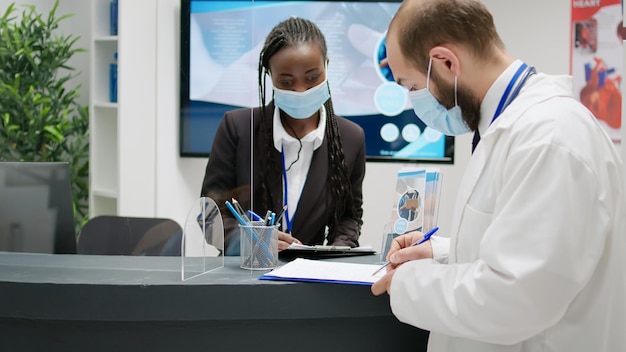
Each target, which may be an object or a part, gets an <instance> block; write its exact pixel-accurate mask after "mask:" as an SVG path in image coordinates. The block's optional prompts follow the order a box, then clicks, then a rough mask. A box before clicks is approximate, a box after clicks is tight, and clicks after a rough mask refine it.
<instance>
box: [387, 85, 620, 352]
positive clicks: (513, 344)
mask: <svg viewBox="0 0 626 352" xmlns="http://www.w3.org/2000/svg"><path fill="white" fill-rule="evenodd" d="M625 197H626V196H625V193H624V174H623V167H622V164H621V161H620V157H619V155H618V153H617V151H616V148H615V147H614V146H613V144H612V142H611V141H610V140H609V139H608V137H607V136H606V134H605V133H604V131H603V130H602V128H601V127H600V125H599V124H598V123H597V121H596V120H595V118H594V117H593V116H592V115H591V114H590V113H589V112H588V111H587V110H586V109H584V108H582V107H581V105H579V104H578V103H577V102H576V101H575V99H574V98H573V97H572V93H571V79H570V78H569V77H565V76H561V77H555V76H548V75H544V74H537V75H534V76H531V77H530V78H529V80H528V81H527V82H526V84H525V85H524V88H523V89H522V91H521V92H520V94H519V96H518V97H517V98H516V99H515V100H514V101H513V102H512V103H511V105H510V106H509V107H508V108H507V109H506V110H505V111H504V112H503V113H502V115H500V117H499V118H498V119H497V120H496V121H495V122H494V123H493V124H492V125H491V126H490V127H489V128H488V130H487V133H485V134H484V135H482V139H481V141H480V143H479V144H478V147H477V149H476V150H475V152H474V154H473V155H472V157H471V160H470V161H469V164H468V166H467V169H466V172H465V175H464V178H463V180H462V183H461V186H460V191H459V194H458V198H457V203H456V206H455V212H454V220H453V224H452V233H451V234H450V240H449V243H450V245H449V257H448V261H447V263H438V262H437V261H435V260H418V261H412V262H408V263H405V264H403V265H401V266H400V267H399V268H398V269H397V270H396V273H395V275H394V277H393V280H392V283H391V289H390V302H391V307H392V310H393V312H394V314H395V315H396V316H397V317H398V319H399V320H401V321H403V322H405V323H408V324H411V325H414V326H417V327H420V328H422V329H426V330H430V331H431V335H430V340H429V351H431V352H440V351H447V352H452V351H462V352H491V351H498V352H503V351H507V352H508V351H516V352H522V351H524V352H526V351H528V352H530V351H532V352H536V351H541V352H592V351H593V352H597V351H606V352H619V351H626V304H625V301H626V287H625V286H626V285H625V281H626V274H625V269H626V261H625V258H626V244H625V237H626V219H625V218H626V215H625V212H626V207H625V205H624V201H625ZM433 243H434V244H440V243H441V239H439V240H438V241H437V242H433ZM446 247H447V246H446ZM435 248H436V247H435ZM435 254H436V255H438V254H437V253H435Z"/></svg>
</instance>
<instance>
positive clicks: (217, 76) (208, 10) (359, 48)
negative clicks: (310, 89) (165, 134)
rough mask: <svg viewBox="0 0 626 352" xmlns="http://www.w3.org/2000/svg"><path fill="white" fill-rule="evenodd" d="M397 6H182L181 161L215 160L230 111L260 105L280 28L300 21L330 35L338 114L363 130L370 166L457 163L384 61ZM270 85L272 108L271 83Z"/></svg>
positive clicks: (189, 2)
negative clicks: (270, 41) (262, 57)
mask: <svg viewBox="0 0 626 352" xmlns="http://www.w3.org/2000/svg"><path fill="white" fill-rule="evenodd" d="M185 3H186V4H185ZM187 6H188V7H187ZM399 6H400V1H388V2H385V1H378V2H371V1H312V0H308V1H213V0H204V1H202V0H183V6H182V21H181V28H182V33H181V125H180V126H181V155H183V156H206V155H209V154H210V148H211V144H212V141H213V135H214V133H215V130H216V129H217V126H218V124H219V122H220V120H221V118H222V116H223V114H224V113H225V112H226V111H228V110H232V109H235V108H239V107H254V106H258V105H259V93H258V79H259V78H258V60H259V53H260V50H261V47H262V46H263V44H264V40H265V37H266V36H267V34H268V33H269V31H270V30H271V29H272V28H273V27H274V26H275V25H276V24H278V23H279V22H280V21H282V20H284V19H286V18H288V17H290V16H298V17H303V18H306V19H309V20H311V21H313V22H315V23H316V24H317V26H318V27H320V29H321V30H322V32H323V33H324V36H325V38H326V44H327V46H328V58H329V63H328V82H329V85H330V89H331V93H332V99H333V104H334V108H335V113H336V114H337V115H339V116H342V117H344V118H347V119H349V120H352V121H354V122H355V123H357V124H359V125H360V126H361V127H363V129H364V131H365V138H366V154H367V158H368V160H371V161H377V160H378V161H387V160H389V161H396V160H397V161H412V160H416V161H435V162H451V161H452V155H453V143H454V139H453V138H452V137H446V136H445V135H442V134H441V133H440V132H438V131H435V130H432V129H430V128H428V127H426V126H425V125H424V124H423V123H422V122H421V121H420V120H419V119H418V118H417V117H416V116H415V114H414V112H413V110H412V107H411V104H410V101H409V100H408V96H407V91H406V89H405V88H403V87H401V86H399V85H398V84H396V83H395V81H394V79H393V75H392V73H391V71H390V70H389V68H388V67H387V66H386V64H385V58H386V49H385V31H386V29H387V26H388V25H389V22H390V21H391V18H392V17H393V14H394V13H395V12H396V11H397V9H398V7H399ZM267 84H268V90H267V91H268V96H267V97H266V99H267V101H269V100H271V92H272V90H271V89H269V87H271V80H270V79H269V77H268V78H267Z"/></svg>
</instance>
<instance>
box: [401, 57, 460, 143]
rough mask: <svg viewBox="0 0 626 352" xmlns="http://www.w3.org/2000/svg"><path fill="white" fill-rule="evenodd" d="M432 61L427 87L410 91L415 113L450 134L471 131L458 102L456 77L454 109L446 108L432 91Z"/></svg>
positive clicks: (434, 126)
mask: <svg viewBox="0 0 626 352" xmlns="http://www.w3.org/2000/svg"><path fill="white" fill-rule="evenodd" d="M432 63H433V60H432V59H430V62H429V63H428V74H427V76H426V88H424V89H420V90H416V91H412V92H409V99H410V100H411V105H413V111H414V112H415V115H417V117H418V118H419V119H420V120H422V121H423V122H424V123H425V124H426V126H428V127H430V128H432V129H435V130H437V131H439V132H441V133H443V134H445V135H448V136H457V135H460V134H464V133H467V132H471V130H470V129H469V127H467V125H466V124H465V121H464V120H463V114H462V113H461V107H459V105H458V104H457V102H456V85H457V78H456V77H454V107H453V108H452V109H446V107H445V106H443V105H441V103H439V101H437V98H435V97H434V96H433V95H432V93H431V92H430V90H429V83H430V70H431V66H432Z"/></svg>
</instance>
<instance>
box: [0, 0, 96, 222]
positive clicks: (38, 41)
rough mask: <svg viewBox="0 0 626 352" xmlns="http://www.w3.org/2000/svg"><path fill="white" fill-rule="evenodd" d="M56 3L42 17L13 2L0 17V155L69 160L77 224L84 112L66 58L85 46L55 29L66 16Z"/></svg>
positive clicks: (81, 216)
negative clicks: (76, 45) (59, 14)
mask: <svg viewBox="0 0 626 352" xmlns="http://www.w3.org/2000/svg"><path fill="white" fill-rule="evenodd" d="M58 5H59V0H56V1H55V3H54V6H53V8H52V10H51V11H50V12H49V13H48V14H47V16H46V17H43V16H42V15H41V14H39V13H37V11H36V10H35V7H34V6H33V5H24V11H23V12H22V13H21V17H19V16H17V12H18V10H17V9H16V7H15V4H14V3H13V4H11V5H9V7H8V8H7V9H6V11H5V12H4V14H3V15H2V17H1V18H0V161H2V160H4V161H65V162H69V164H70V170H71V179H72V193H73V198H74V214H75V219H76V226H77V230H79V229H80V227H81V225H82V224H84V222H86V221H87V218H88V216H87V213H88V193H89V187H88V182H89V180H88V178H89V116H88V114H89V113H88V108H87V107H84V106H81V105H80V104H79V103H78V102H77V99H78V97H79V89H80V85H78V86H75V87H71V83H72V78H73V77H75V76H76V75H78V73H75V72H74V69H73V68H72V67H69V66H68V65H67V63H68V60H69V59H70V58H71V57H72V56H73V55H74V54H76V53H79V52H83V51H85V50H83V49H80V48H75V47H74V45H75V44H76V41H77V40H78V39H79V37H77V36H73V35H66V36H64V35H57V34H56V32H55V31H56V30H57V28H58V26H59V22H61V21H62V20H64V19H66V18H68V17H70V16H71V15H64V16H60V17H56V10H57V7H58ZM77 233H79V232H78V231H77Z"/></svg>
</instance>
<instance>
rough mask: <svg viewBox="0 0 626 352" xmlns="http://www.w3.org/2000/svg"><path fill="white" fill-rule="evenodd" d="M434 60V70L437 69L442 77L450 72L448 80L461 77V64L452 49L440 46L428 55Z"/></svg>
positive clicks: (431, 50)
mask: <svg viewBox="0 0 626 352" xmlns="http://www.w3.org/2000/svg"><path fill="white" fill-rule="evenodd" d="M428 54H429V55H430V57H431V58H432V60H433V68H434V67H437V71H438V72H439V74H440V75H442V74H445V73H444V72H448V73H447V74H445V75H447V76H448V78H453V77H459V76H460V75H461V63H460V61H459V57H458V56H457V54H456V53H455V52H454V51H453V50H452V49H450V48H448V47H446V46H443V45H439V46H436V47H434V48H432V49H430V52H429V53H428Z"/></svg>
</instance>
